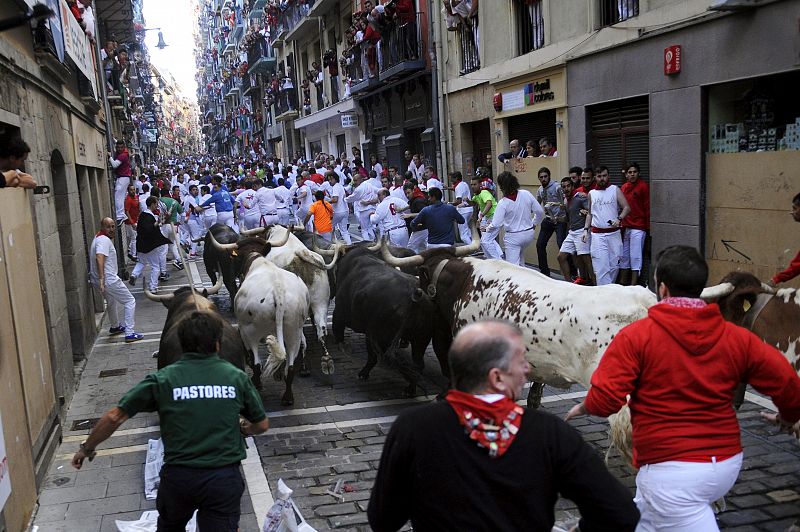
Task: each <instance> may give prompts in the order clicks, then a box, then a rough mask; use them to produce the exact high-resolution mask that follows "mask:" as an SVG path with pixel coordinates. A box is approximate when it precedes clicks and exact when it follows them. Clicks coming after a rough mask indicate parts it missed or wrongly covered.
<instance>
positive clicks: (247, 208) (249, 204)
mask: <svg viewBox="0 0 800 532" xmlns="http://www.w3.org/2000/svg"><path fill="white" fill-rule="evenodd" d="M236 203H238V204H239V205H241V206H242V210H243V211H244V215H245V216H247V215H248V214H255V213H257V212H259V210H258V202H257V201H256V191H255V190H253V189H245V190H243V191H242V192H241V193H240V194H239V195H238V196H236Z"/></svg>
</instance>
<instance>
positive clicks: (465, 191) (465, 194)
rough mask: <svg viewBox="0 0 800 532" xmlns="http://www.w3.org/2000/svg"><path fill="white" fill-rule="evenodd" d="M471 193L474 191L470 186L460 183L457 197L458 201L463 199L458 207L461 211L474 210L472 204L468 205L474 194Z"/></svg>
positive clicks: (463, 182) (456, 191)
mask: <svg viewBox="0 0 800 532" xmlns="http://www.w3.org/2000/svg"><path fill="white" fill-rule="evenodd" d="M470 192H472V191H471V190H470V189H469V185H468V184H467V183H466V182H465V181H459V182H458V184H457V185H456V190H455V195H456V199H458V198H461V203H459V204H458V205H456V207H458V208H459V209H461V208H467V207H469V208H472V207H471V206H470V204H469V203H467V200H468V199H470V198H471V197H472V194H471V193H470Z"/></svg>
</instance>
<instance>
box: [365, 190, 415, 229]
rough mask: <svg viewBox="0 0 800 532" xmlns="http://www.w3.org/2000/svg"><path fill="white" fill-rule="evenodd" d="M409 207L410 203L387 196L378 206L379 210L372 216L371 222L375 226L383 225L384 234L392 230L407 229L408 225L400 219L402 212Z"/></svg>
mask: <svg viewBox="0 0 800 532" xmlns="http://www.w3.org/2000/svg"><path fill="white" fill-rule="evenodd" d="M406 207H408V202H406V201H403V200H401V199H399V198H395V197H392V196H386V197H385V198H383V201H381V202H380V204H378V208H377V209H375V212H374V213H373V214H371V215H370V217H369V220H370V221H371V222H372V223H374V224H381V229H383V231H384V232H386V231H389V230H391V229H399V228H401V227H402V228H405V227H406V223H405V221H404V220H403V219H402V218H401V217H400V210H401V209H405V208H406Z"/></svg>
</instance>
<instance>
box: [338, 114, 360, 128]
mask: <svg viewBox="0 0 800 532" xmlns="http://www.w3.org/2000/svg"><path fill="white" fill-rule="evenodd" d="M341 117H342V128H344V129H347V128H351V127H358V117H357V116H356V115H341Z"/></svg>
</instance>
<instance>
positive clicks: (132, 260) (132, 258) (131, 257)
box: [128, 253, 139, 262]
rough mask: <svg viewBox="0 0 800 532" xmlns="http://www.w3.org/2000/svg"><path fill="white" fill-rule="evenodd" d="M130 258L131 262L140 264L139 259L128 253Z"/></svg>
mask: <svg viewBox="0 0 800 532" xmlns="http://www.w3.org/2000/svg"><path fill="white" fill-rule="evenodd" d="M128 258H129V259H130V260H131V262H139V259H137V258H136V257H134V256H133V255H131V254H130V253H128Z"/></svg>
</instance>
